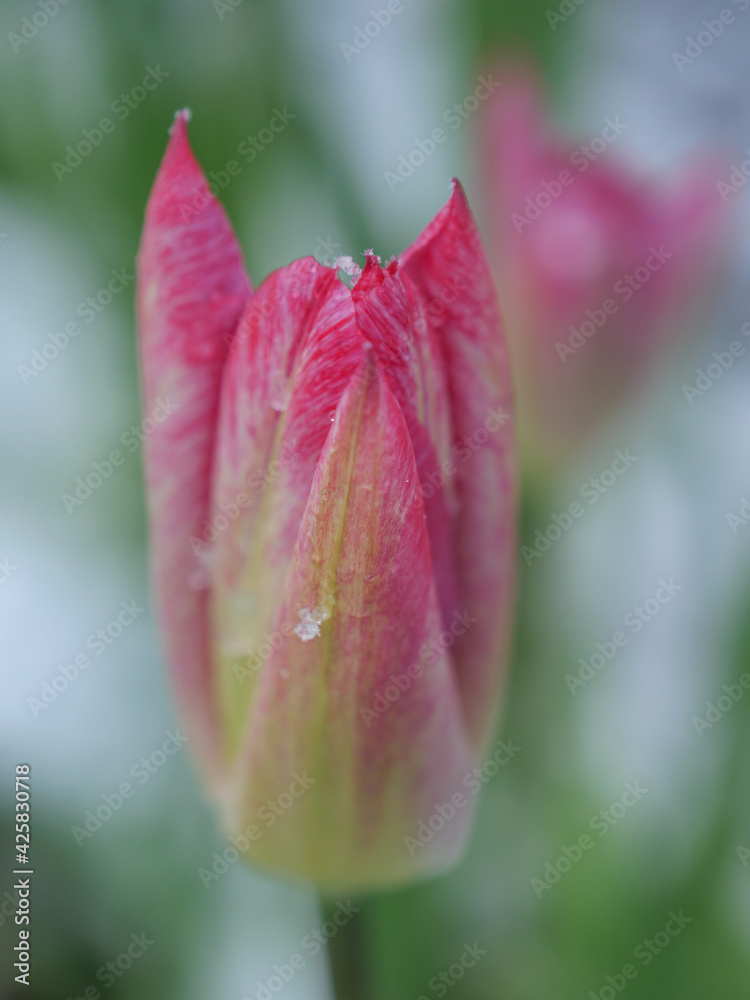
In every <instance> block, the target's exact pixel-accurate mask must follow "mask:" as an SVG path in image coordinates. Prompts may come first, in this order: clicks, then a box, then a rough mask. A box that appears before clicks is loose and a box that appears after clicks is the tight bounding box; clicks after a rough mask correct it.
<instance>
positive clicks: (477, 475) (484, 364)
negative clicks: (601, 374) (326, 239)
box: [399, 181, 516, 746]
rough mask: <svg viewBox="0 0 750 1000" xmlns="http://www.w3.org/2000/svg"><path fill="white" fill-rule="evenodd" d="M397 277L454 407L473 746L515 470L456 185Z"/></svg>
mask: <svg viewBox="0 0 750 1000" xmlns="http://www.w3.org/2000/svg"><path fill="white" fill-rule="evenodd" d="M400 263H401V270H400V272H399V273H400V275H401V277H402V280H403V281H404V283H405V284H407V285H409V284H410V285H411V287H412V288H413V289H414V292H413V294H414V295H415V296H417V295H421V297H422V299H423V301H424V303H426V304H429V303H431V302H435V301H445V299H444V295H443V290H444V289H445V288H446V287H448V285H449V283H452V288H453V293H454V294H452V295H451V301H449V302H445V309H444V310H440V311H436V310H430V309H429V308H427V306H425V314H426V316H427V318H428V323H429V324H430V326H431V328H432V330H433V333H434V336H435V337H436V339H437V341H438V342H439V344H440V345H441V349H442V351H443V355H444V358H445V368H446V371H447V373H448V393H449V397H450V401H451V414H452V433H453V449H452V457H453V460H454V464H455V473H454V476H453V480H454V484H455V491H456V496H457V501H458V510H457V513H456V515H455V516H454V517H453V519H452V536H453V548H454V553H455V565H456V576H457V587H458V605H459V607H460V608H462V609H464V608H465V609H466V611H467V612H468V614H469V615H470V616H471V617H473V618H475V619H477V621H476V623H475V624H473V625H472V627H471V628H470V629H469V630H468V631H467V632H466V634H465V635H464V636H462V637H460V638H458V639H457V641H456V644H455V647H454V649H453V655H454V660H455V662H456V671H457V677H458V683H459V685H460V688H461V692H462V695H463V699H464V705H465V711H466V715H467V719H468V725H469V729H470V731H471V733H472V734H473V737H474V739H475V742H476V745H477V746H482V745H484V743H486V741H487V739H488V738H489V735H490V733H489V732H488V729H489V727H490V726H491V725H492V723H493V721H494V718H495V713H496V708H497V701H498V695H499V689H500V682H501V680H502V675H503V665H504V660H505V656H506V647H507V644H508V639H509V632H510V617H511V612H512V595H513V593H514V575H515V560H516V539H515V526H516V469H515V453H514V444H513V430H512V422H511V418H510V414H511V413H512V389H511V377H510V366H509V361H508V353H507V346H506V342H505V337H504V333H503V327H502V322H501V319H500V315H499V311H498V305H497V297H496V293H495V288H494V285H493V281H492V276H491V273H490V269H489V265H488V264H487V261H486V258H485V254H484V250H483V248H482V245H481V241H480V239H479V235H478V233H477V230H476V226H475V224H474V220H473V219H472V216H471V212H470V210H469V206H468V204H467V202H466V197H465V195H464V192H463V189H462V188H461V185H460V184H459V183H458V181H454V187H453V194H452V197H451V199H450V200H449V202H448V204H447V205H446V206H445V207H444V208H443V209H442V210H441V211H440V212H439V213H438V215H437V216H436V217H435V219H434V220H433V221H432V222H431V223H430V225H429V226H428V227H427V228H426V229H425V231H424V232H423V233H422V235H421V236H420V237H419V239H418V240H417V241H416V242H415V243H414V244H412V246H411V247H409V249H408V250H407V251H406V252H405V253H404V254H403V255H402V256H401V258H400Z"/></svg>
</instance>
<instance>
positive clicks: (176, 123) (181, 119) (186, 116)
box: [169, 108, 193, 135]
mask: <svg viewBox="0 0 750 1000" xmlns="http://www.w3.org/2000/svg"><path fill="white" fill-rule="evenodd" d="M192 117H193V112H192V111H191V110H190V108H181V109H180V110H179V111H175V113H174V118H173V119H172V124H171V125H170V126H169V134H170V135H172V134H173V133H174V132H178V133H181V134H185V133H186V132H187V126H188V123H189V122H190V121H191V120H192Z"/></svg>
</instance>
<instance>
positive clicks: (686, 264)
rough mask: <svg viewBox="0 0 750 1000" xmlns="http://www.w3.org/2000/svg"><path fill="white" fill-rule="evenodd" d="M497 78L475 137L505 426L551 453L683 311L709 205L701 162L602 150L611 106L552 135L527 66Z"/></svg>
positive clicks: (638, 374)
mask: <svg viewBox="0 0 750 1000" xmlns="http://www.w3.org/2000/svg"><path fill="white" fill-rule="evenodd" d="M501 76H502V85H501V87H500V89H499V90H498V93H497V94H496V95H495V96H494V97H493V98H492V102H491V104H490V106H489V108H488V118H487V119H486V121H485V125H486V130H485V135H484V140H483V141H484V142H485V143H487V146H488V148H487V150H486V155H485V157H484V169H485V181H486V189H487V198H488V203H489V207H490V213H491V218H492V222H491V226H490V231H491V237H492V242H493V249H494V257H495V263H496V273H497V279H498V283H499V286H500V290H501V298H502V301H503V305H504V310H505V313H506V320H507V324H508V337H509V341H510V346H511V353H512V356H513V369H514V374H516V376H517V380H518V407H519V432H520V434H521V437H522V439H524V441H525V445H526V446H527V447H528V448H529V449H530V450H531V452H532V454H533V455H535V456H536V458H537V459H542V460H543V461H545V462H546V463H556V462H559V461H564V460H565V458H566V456H567V455H569V454H570V452H571V451H572V450H573V449H575V448H577V447H579V446H580V445H581V444H582V443H583V442H584V441H585V439H586V437H587V436H588V435H589V434H590V433H591V432H592V431H595V430H596V429H597V427H598V426H600V424H601V421H602V418H603V417H604V416H605V415H606V414H607V412H608V411H610V410H612V409H613V408H614V407H615V406H616V405H617V404H618V403H619V402H621V401H622V400H623V398H624V397H626V396H627V395H628V394H631V393H633V392H634V391H635V390H636V389H637V388H638V386H639V384H640V383H641V382H642V381H643V380H644V379H645V378H647V376H648V375H649V373H650V371H651V369H652V368H653V367H654V366H655V364H656V362H657V360H658V358H659V357H660V355H661V354H662V353H663V352H664V350H665V348H667V346H668V345H669V343H670V342H671V341H673V340H674V339H675V338H676V337H677V336H683V335H684V334H685V332H686V331H685V325H686V324H690V323H694V322H695V318H696V312H697V311H698V309H699V306H700V305H701V302H702V300H703V299H704V298H705V295H706V293H707V291H708V289H709V287H710V284H711V279H712V277H713V272H714V271H715V269H716V251H717V249H718V244H719V236H720V234H721V232H722V226H721V222H722V213H721V210H720V209H721V206H720V203H719V199H718V197H717V192H716V184H715V177H713V176H712V175H711V173H710V171H709V169H708V167H707V165H705V164H704V165H700V166H698V165H695V166H693V167H691V168H690V169H689V170H687V171H686V172H685V173H684V175H683V176H682V177H681V178H679V179H678V178H676V177H673V178H670V180H669V181H664V182H663V183H658V182H651V181H646V180H645V179H644V178H642V177H640V176H638V175H636V174H635V173H634V172H633V171H632V170H631V169H629V168H628V167H627V165H626V164H625V163H624V162H623V160H622V158H621V157H618V154H617V151H616V150H613V149H611V148H610V147H611V146H612V145H613V144H615V145H616V144H617V142H618V141H619V137H620V136H621V135H622V134H623V133H626V132H627V129H628V123H627V122H623V121H622V119H621V118H620V117H619V116H611V117H609V118H607V119H606V121H605V122H604V123H603V127H602V129H601V131H600V133H599V134H598V135H597V136H596V137H595V138H594V139H589V140H587V141H585V142H583V143H582V144H581V145H576V144H574V143H569V142H567V141H563V140H561V139H560V138H558V136H557V135H556V134H555V133H554V131H553V129H552V126H551V125H550V123H549V121H548V116H547V113H546V109H545V108H544V106H543V103H542V96H541V94H540V85H539V82H538V81H537V79H536V77H535V76H534V74H533V72H532V71H531V70H530V69H529V68H527V67H519V66H517V65H516V66H510V67H508V69H507V71H506V72H505V73H503V74H501Z"/></svg>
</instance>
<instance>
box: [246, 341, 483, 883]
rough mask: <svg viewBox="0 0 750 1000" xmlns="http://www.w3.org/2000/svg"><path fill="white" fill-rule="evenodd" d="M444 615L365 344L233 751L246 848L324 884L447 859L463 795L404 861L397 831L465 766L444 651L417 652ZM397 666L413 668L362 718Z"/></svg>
mask: <svg viewBox="0 0 750 1000" xmlns="http://www.w3.org/2000/svg"><path fill="white" fill-rule="evenodd" d="M442 627H443V626H442V616H441V612H440V607H439V602H438V597H437V591H436V588H435V583H434V579H433V574H432V563H431V555H430V545H429V539H428V536H427V531H426V527H425V518H424V509H423V503H422V497H421V494H420V490H419V480H418V476H417V468H416V461H415V455H414V449H413V447H412V443H411V438H410V435H409V431H408V428H407V426H406V422H405V420H404V417H403V415H402V413H401V411H400V408H399V406H398V403H397V401H396V399H395V397H394V394H393V393H392V392H391V390H390V389H389V387H388V384H387V380H386V379H385V378H383V377H382V376H381V375H380V373H379V372H378V370H377V367H376V365H375V362H374V360H373V358H372V356H368V357H367V359H366V360H365V362H364V363H363V365H362V367H361V368H360V369H358V371H357V373H356V374H355V376H354V378H353V379H352V381H351V384H350V385H349V387H348V388H347V390H346V392H345V393H344V396H343V398H342V399H341V402H340V404H339V406H338V409H337V411H336V417H335V421H334V423H333V426H332V428H331V431H330V434H329V436H328V438H327V440H326V443H325V446H324V448H323V451H322V454H321V456H320V461H319V464H318V467H317V469H316V472H315V477H314V480H313V483H312V489H311V491H310V496H309V500H308V503H307V506H306V509H305V514H304V518H303V521H302V525H301V528H300V531H299V537H298V540H297V544H296V548H295V552H294V559H293V563H292V566H291V568H290V571H289V574H288V578H287V584H286V589H285V593H284V596H283V599H282V601H281V602H280V604H279V607H278V609H277V613H276V616H275V619H274V622H273V626H272V639H273V643H274V645H275V646H276V648H275V649H274V651H273V653H272V654H271V656H270V657H269V659H268V661H267V662H266V663H265V664H264V665H263V667H262V670H261V671H260V676H259V680H258V684H257V687H256V690H255V697H254V700H253V703H252V706H251V710H250V713H249V716H248V720H247V730H246V734H245V741H244V745H243V748H242V751H241V753H240V755H239V758H238V767H237V773H236V784H235V792H234V798H233V801H232V802H231V803H229V804H228V808H229V812H230V814H232V815H233V819H232V821H231V826H232V827H233V829H234V830H246V829H248V827H249V826H252V825H255V826H256V827H257V828H258V829H259V830H260V831H261V833H260V834H259V835H258V836H257V839H255V840H252V839H251V841H250V843H249V845H248V851H249V853H250V854H251V856H252V857H253V858H254V859H255V860H257V861H259V862H261V863H264V864H266V865H269V866H271V867H278V868H283V869H286V870H290V871H292V872H296V873H297V874H300V875H304V876H307V877H309V878H312V879H314V880H315V881H316V882H317V883H318V884H319V885H323V886H326V887H328V888H332V889H334V888H337V887H339V886H346V887H347V888H352V887H353V886H360V887H364V886H367V885H375V884H379V883H383V882H394V881H398V880H400V879H404V878H407V877H413V876H414V873H415V869H416V870H422V871H428V870H432V869H434V868H435V867H437V866H442V865H445V864H446V863H448V862H449V861H450V860H451V859H452V858H453V857H454V855H455V853H456V852H457V851H458V850H459V849H460V846H461V843H462V841H463V839H464V836H465V833H466V830H467V827H468V823H469V820H470V814H471V811H472V810H471V806H470V805H469V806H468V807H467V808H465V809H463V810H461V812H460V813H457V815H456V816H455V818H454V819H453V820H452V821H451V822H450V824H447V825H446V829H445V830H444V831H443V832H442V833H441V836H440V837H439V838H438V837H435V838H434V841H433V842H431V843H429V844H427V845H426V846H423V845H421V843H420V845H419V848H420V849H419V850H418V852H417V853H416V857H413V856H412V853H413V852H410V850H409V849H408V848H407V844H406V843H405V841H404V838H405V837H408V836H410V835H411V836H414V835H415V833H416V829H417V825H418V823H419V821H420V820H426V819H427V818H428V817H429V816H430V815H431V813H432V812H433V811H434V808H435V803H442V802H446V801H449V799H450V796H451V795H452V794H453V793H455V792H457V791H458V790H459V789H460V788H461V779H462V777H463V776H465V775H466V773H467V772H468V771H469V770H470V769H471V766H472V763H473V759H472V755H471V751H470V747H469V741H468V740H467V738H466V734H465V729H464V723H463V717H462V710H461V704H460V697H459V694H458V690H457V687H456V683H455V678H454V672H453V669H452V666H451V662H450V654H449V653H447V652H446V651H445V650H443V649H442V648H440V647H439V646H438V645H436V646H435V648H434V650H433V651H432V655H431V656H428V657H425V655H424V653H423V652H422V647H423V645H424V644H425V643H427V642H429V641H430V640H435V639H436V637H437V636H438V635H439V634H440V631H441V629H442ZM276 637H278V642H277V641H276ZM409 664H418V665H419V669H420V674H419V676H417V677H416V679H414V681H413V682H412V683H411V684H410V686H409V687H408V689H407V690H403V689H401V688H399V689H397V690H398V696H397V698H396V700H395V701H393V702H392V703H391V702H388V703H387V705H388V708H387V711H386V712H384V713H383V714H382V715H377V716H376V717H375V718H374V721H373V720H371V719H369V717H368V716H367V710H368V709H371V706H373V704H377V702H376V700H375V699H376V696H377V695H380V696H381V697H384V696H383V692H384V691H385V690H386V688H389V686H392V684H393V680H392V678H391V675H392V674H394V673H401V672H404V671H405V668H406V667H407V665H409ZM370 714H371V715H372V712H371V713H370ZM370 722H371V725H370ZM300 781H301V782H302V784H305V783H306V782H309V783H310V787H309V788H307V790H304V791H302V792H299V788H300ZM290 789H291V792H290V791H289V790H290ZM282 793H285V795H286V801H287V808H285V809H284V810H283V815H279V816H278V818H277V819H276V820H275V821H274V825H273V830H272V831H269V832H265V830H264V827H265V826H267V825H268V824H267V823H266V822H264V817H265V813H266V812H268V808H269V805H270V803H271V802H281V801H282ZM264 810H265V812H264Z"/></svg>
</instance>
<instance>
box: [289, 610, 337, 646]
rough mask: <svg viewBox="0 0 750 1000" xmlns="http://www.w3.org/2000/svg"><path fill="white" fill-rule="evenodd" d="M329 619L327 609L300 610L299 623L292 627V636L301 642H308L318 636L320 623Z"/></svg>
mask: <svg viewBox="0 0 750 1000" xmlns="http://www.w3.org/2000/svg"><path fill="white" fill-rule="evenodd" d="M326 618H330V615H329V613H328V609H327V608H323V607H319V608H315V609H314V610H312V611H311V610H310V609H309V608H300V612H299V622H298V623H297V624H296V625H295V626H294V634H295V635H298V636H299V637H300V639H301V640H302V641H303V642H309V641H310V639H314V638H315V637H316V636H319V635H320V626H321V623H322V622H324V621H325V620H326Z"/></svg>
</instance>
